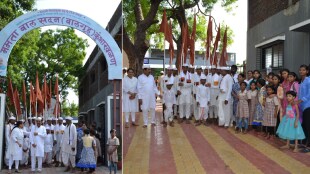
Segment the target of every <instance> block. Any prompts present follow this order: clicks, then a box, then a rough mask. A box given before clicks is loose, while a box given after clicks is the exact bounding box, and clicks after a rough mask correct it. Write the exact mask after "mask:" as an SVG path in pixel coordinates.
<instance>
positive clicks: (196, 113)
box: [192, 66, 203, 123]
mask: <svg viewBox="0 0 310 174" xmlns="http://www.w3.org/2000/svg"><path fill="white" fill-rule="evenodd" d="M202 75H203V74H202V67H201V66H197V67H196V74H195V75H194V86H193V94H194V100H193V101H192V102H193V107H194V117H195V123H197V122H198V120H199V107H198V105H197V102H196V99H197V98H196V92H197V88H198V86H199V84H200V77H201V76H202Z"/></svg>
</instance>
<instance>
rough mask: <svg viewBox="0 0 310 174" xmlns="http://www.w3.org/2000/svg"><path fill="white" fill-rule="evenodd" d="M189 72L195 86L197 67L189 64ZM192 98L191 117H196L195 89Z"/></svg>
mask: <svg viewBox="0 0 310 174" xmlns="http://www.w3.org/2000/svg"><path fill="white" fill-rule="evenodd" d="M188 72H189V73H190V77H191V81H192V83H193V86H194V82H195V74H196V73H195V66H193V65H191V64H189V66H188ZM191 95H192V97H191V100H192V101H191V109H190V117H191V116H193V115H194V105H195V103H196V102H195V98H194V94H193V89H192V94H191Z"/></svg>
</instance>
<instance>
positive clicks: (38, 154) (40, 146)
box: [30, 117, 46, 172]
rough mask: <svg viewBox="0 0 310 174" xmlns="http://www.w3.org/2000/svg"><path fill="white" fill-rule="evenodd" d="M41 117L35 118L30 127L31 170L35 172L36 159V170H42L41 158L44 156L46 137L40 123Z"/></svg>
mask: <svg viewBox="0 0 310 174" xmlns="http://www.w3.org/2000/svg"><path fill="white" fill-rule="evenodd" d="M41 123H42V118H41V117H38V118H36V124H37V125H36V126H35V127H33V129H31V133H30V144H31V150H30V151H31V171H32V172H35V165H36V160H38V172H41V171H42V160H43V157H44V139H45V137H46V129H45V127H44V126H42V125H41Z"/></svg>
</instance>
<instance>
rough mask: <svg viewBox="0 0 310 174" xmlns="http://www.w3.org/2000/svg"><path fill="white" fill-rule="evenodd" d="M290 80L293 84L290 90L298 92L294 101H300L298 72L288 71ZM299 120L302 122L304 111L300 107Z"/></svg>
mask: <svg viewBox="0 0 310 174" xmlns="http://www.w3.org/2000/svg"><path fill="white" fill-rule="evenodd" d="M288 81H289V82H290V84H291V86H290V91H294V92H296V97H295V100H294V101H298V94H299V79H298V77H297V75H296V73H294V72H290V73H288ZM299 111H300V112H299V113H300V115H299V121H300V122H301V123H302V112H301V109H300V107H299Z"/></svg>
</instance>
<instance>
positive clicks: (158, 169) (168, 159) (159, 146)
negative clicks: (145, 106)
mask: <svg viewBox="0 0 310 174" xmlns="http://www.w3.org/2000/svg"><path fill="white" fill-rule="evenodd" d="M161 121H162V114H161V113H160V112H156V125H157V126H154V127H153V126H152V128H151V144H150V146H151V147H150V148H151V149H150V160H149V166H150V168H149V173H153V174H158V173H160V174H165V173H167V174H171V173H176V172H177V171H176V166H175V163H174V159H173V154H172V151H171V147H170V140H169V137H168V133H167V128H164V127H163V125H161V124H160V122H161Z"/></svg>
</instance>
